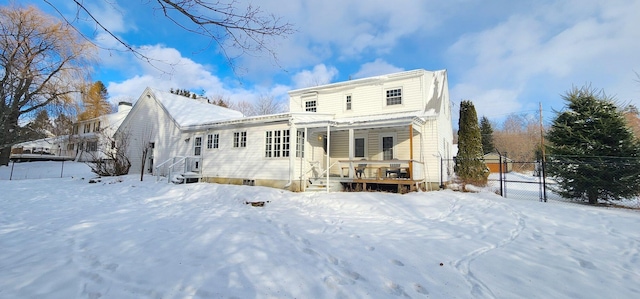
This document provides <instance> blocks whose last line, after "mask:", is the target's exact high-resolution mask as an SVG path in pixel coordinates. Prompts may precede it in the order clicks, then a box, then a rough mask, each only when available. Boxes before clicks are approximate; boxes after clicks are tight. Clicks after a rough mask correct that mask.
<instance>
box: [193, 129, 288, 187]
mask: <svg viewBox="0 0 640 299" xmlns="http://www.w3.org/2000/svg"><path fill="white" fill-rule="evenodd" d="M274 130H289V126H288V124H287V123H280V124H271V125H262V126H243V127H237V128H222V129H216V128H212V129H210V131H208V132H199V133H192V134H191V135H193V136H195V135H197V134H199V135H202V136H203V137H204V138H203V141H204V147H203V168H202V171H203V175H204V176H205V177H213V178H216V177H217V178H239V179H268V180H288V179H289V164H290V159H289V157H278V158H267V157H265V134H266V131H274ZM234 132H247V146H246V147H233V135H234ZM214 133H217V134H220V135H219V136H220V141H219V148H217V149H207V148H206V136H207V135H208V134H214ZM292 138H295V135H294V134H292V135H290V142H292V141H293V140H292ZM291 145H292V144H291ZM295 154H296V153H295V148H293V147H290V148H289V155H295Z"/></svg>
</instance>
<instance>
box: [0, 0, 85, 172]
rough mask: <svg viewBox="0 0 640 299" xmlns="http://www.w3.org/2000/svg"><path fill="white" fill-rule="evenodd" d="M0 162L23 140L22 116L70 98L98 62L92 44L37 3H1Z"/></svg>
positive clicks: (4, 160) (5, 162)
mask: <svg viewBox="0 0 640 299" xmlns="http://www.w3.org/2000/svg"><path fill="white" fill-rule="evenodd" d="M0 49H2V51H0V98H1V101H0V165H3V164H4V165H6V164H8V162H9V155H10V149H11V145H13V144H15V143H17V142H20V141H21V140H19V138H18V136H17V135H16V134H17V132H18V122H19V119H20V117H21V116H22V115H28V114H29V113H30V112H33V111H36V110H38V109H41V108H43V107H46V106H50V105H57V104H64V103H69V102H71V101H72V99H71V97H70V95H71V94H72V93H73V92H75V91H76V90H77V89H76V88H74V86H73V85H74V83H76V82H78V81H82V80H85V78H86V76H87V74H88V72H89V71H90V69H91V67H90V66H91V64H92V63H93V62H94V59H93V58H94V57H95V56H94V54H95V51H94V49H95V48H94V47H93V45H91V44H90V43H88V42H86V41H83V40H82V38H81V37H80V36H79V35H78V34H77V33H76V31H75V30H74V29H73V28H71V27H70V26H68V25H66V24H65V23H62V22H59V21H57V20H55V19H53V18H52V17H50V16H48V15H46V14H44V13H43V12H41V11H40V10H38V9H37V8H35V7H33V6H29V7H27V8H23V7H19V6H14V5H12V6H4V7H0Z"/></svg>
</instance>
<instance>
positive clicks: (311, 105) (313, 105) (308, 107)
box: [304, 100, 318, 112]
mask: <svg viewBox="0 0 640 299" xmlns="http://www.w3.org/2000/svg"><path fill="white" fill-rule="evenodd" d="M317 107H318V102H317V101H316V100H312V101H306V102H304V110H305V111H308V112H316V110H317Z"/></svg>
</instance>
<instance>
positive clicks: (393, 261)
mask: <svg viewBox="0 0 640 299" xmlns="http://www.w3.org/2000/svg"><path fill="white" fill-rule="evenodd" d="M391 263H392V264H394V265H396V266H400V267H402V266H404V263H403V262H401V261H399V260H391Z"/></svg>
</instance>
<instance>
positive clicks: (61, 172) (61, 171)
mask: <svg viewBox="0 0 640 299" xmlns="http://www.w3.org/2000/svg"><path fill="white" fill-rule="evenodd" d="M63 173H64V160H62V167H61V169H60V178H62V174H63Z"/></svg>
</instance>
